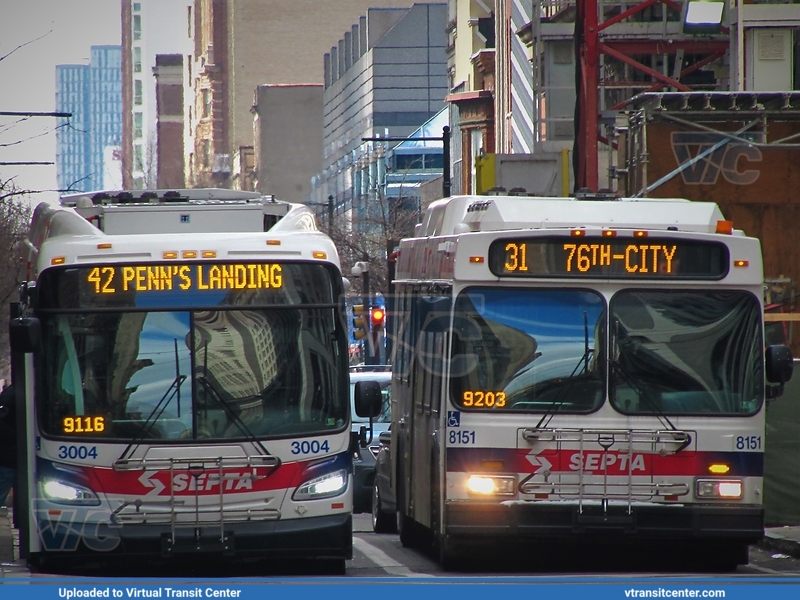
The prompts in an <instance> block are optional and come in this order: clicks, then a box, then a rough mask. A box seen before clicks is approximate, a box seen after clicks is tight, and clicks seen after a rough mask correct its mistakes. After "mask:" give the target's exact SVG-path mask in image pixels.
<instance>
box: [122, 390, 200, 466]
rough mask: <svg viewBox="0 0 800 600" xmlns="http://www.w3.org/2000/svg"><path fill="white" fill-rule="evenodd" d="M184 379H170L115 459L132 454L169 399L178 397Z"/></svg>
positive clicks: (162, 411)
mask: <svg viewBox="0 0 800 600" xmlns="http://www.w3.org/2000/svg"><path fill="white" fill-rule="evenodd" d="M184 381H186V375H176V376H175V379H173V380H172V383H170V384H169V387H168V388H167V391H166V392H164V395H163V396H161V400H159V401H158V403H157V404H156V405H155V407H153V410H152V411H150V414H149V415H148V416H147V419H145V422H144V423H143V424H142V428H141V430H140V431H139V433H137V434H136V435H135V436H134V437H133V439H131V441H130V443H129V444H128V447H127V448H125V450H123V451H122V454H120V455H119V458H118V459H117V461H118V462H119V461H121V460H124V459H125V457H126V456H127V455H128V453H129V452H130V453H131V454H133V451H134V450H136V448H138V447H139V446H140V445H141V443H142V442H143V441H144V438H145V436H146V435H147V434H148V433H150V430H151V429H152V428H153V425H155V424H156V422H157V421H158V420H159V419H160V418H161V415H162V414H164V410H166V408H167V406H168V405H169V401H170V400H172V398H174V397H175V396H176V395H178V397H180V390H181V385H182V384H183V382H184Z"/></svg>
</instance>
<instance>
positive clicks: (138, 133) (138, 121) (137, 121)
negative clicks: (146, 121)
mask: <svg viewBox="0 0 800 600" xmlns="http://www.w3.org/2000/svg"><path fill="white" fill-rule="evenodd" d="M142 122H143V121H142V113H140V112H137V113H133V137H134V139H138V138H141V137H142Z"/></svg>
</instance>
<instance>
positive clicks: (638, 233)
mask: <svg viewBox="0 0 800 600" xmlns="http://www.w3.org/2000/svg"><path fill="white" fill-rule="evenodd" d="M633 237H635V238H646V237H647V232H646V231H634V232H633Z"/></svg>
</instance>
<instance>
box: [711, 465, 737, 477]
mask: <svg viewBox="0 0 800 600" xmlns="http://www.w3.org/2000/svg"><path fill="white" fill-rule="evenodd" d="M730 470H731V468H730V466H728V465H724V464H713V465H708V472H709V473H712V474H714V475H725V473H727V472H728V471H730Z"/></svg>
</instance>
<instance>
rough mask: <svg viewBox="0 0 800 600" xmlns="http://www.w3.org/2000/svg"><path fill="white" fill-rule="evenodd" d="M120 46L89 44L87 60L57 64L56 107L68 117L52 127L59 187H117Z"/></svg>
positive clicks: (65, 188) (119, 132)
mask: <svg viewBox="0 0 800 600" xmlns="http://www.w3.org/2000/svg"><path fill="white" fill-rule="evenodd" d="M120 55H121V54H120V47H119V46H92V47H91V59H90V62H89V64H88V65H57V66H56V102H55V105H56V110H57V111H59V112H68V113H71V114H72V116H71V117H70V118H69V120H68V121H67V122H66V123H65V124H64V125H63V126H62V127H60V128H59V129H58V130H57V131H56V174H57V181H58V187H59V189H60V190H62V191H73V192H85V191H90V190H99V189H103V188H106V187H108V186H109V184H110V185H112V186H114V187H118V186H119V185H120V184H121V179H120V177H119V173H120V162H119V156H120V154H119V145H120V139H121V133H122V96H121V71H120Z"/></svg>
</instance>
